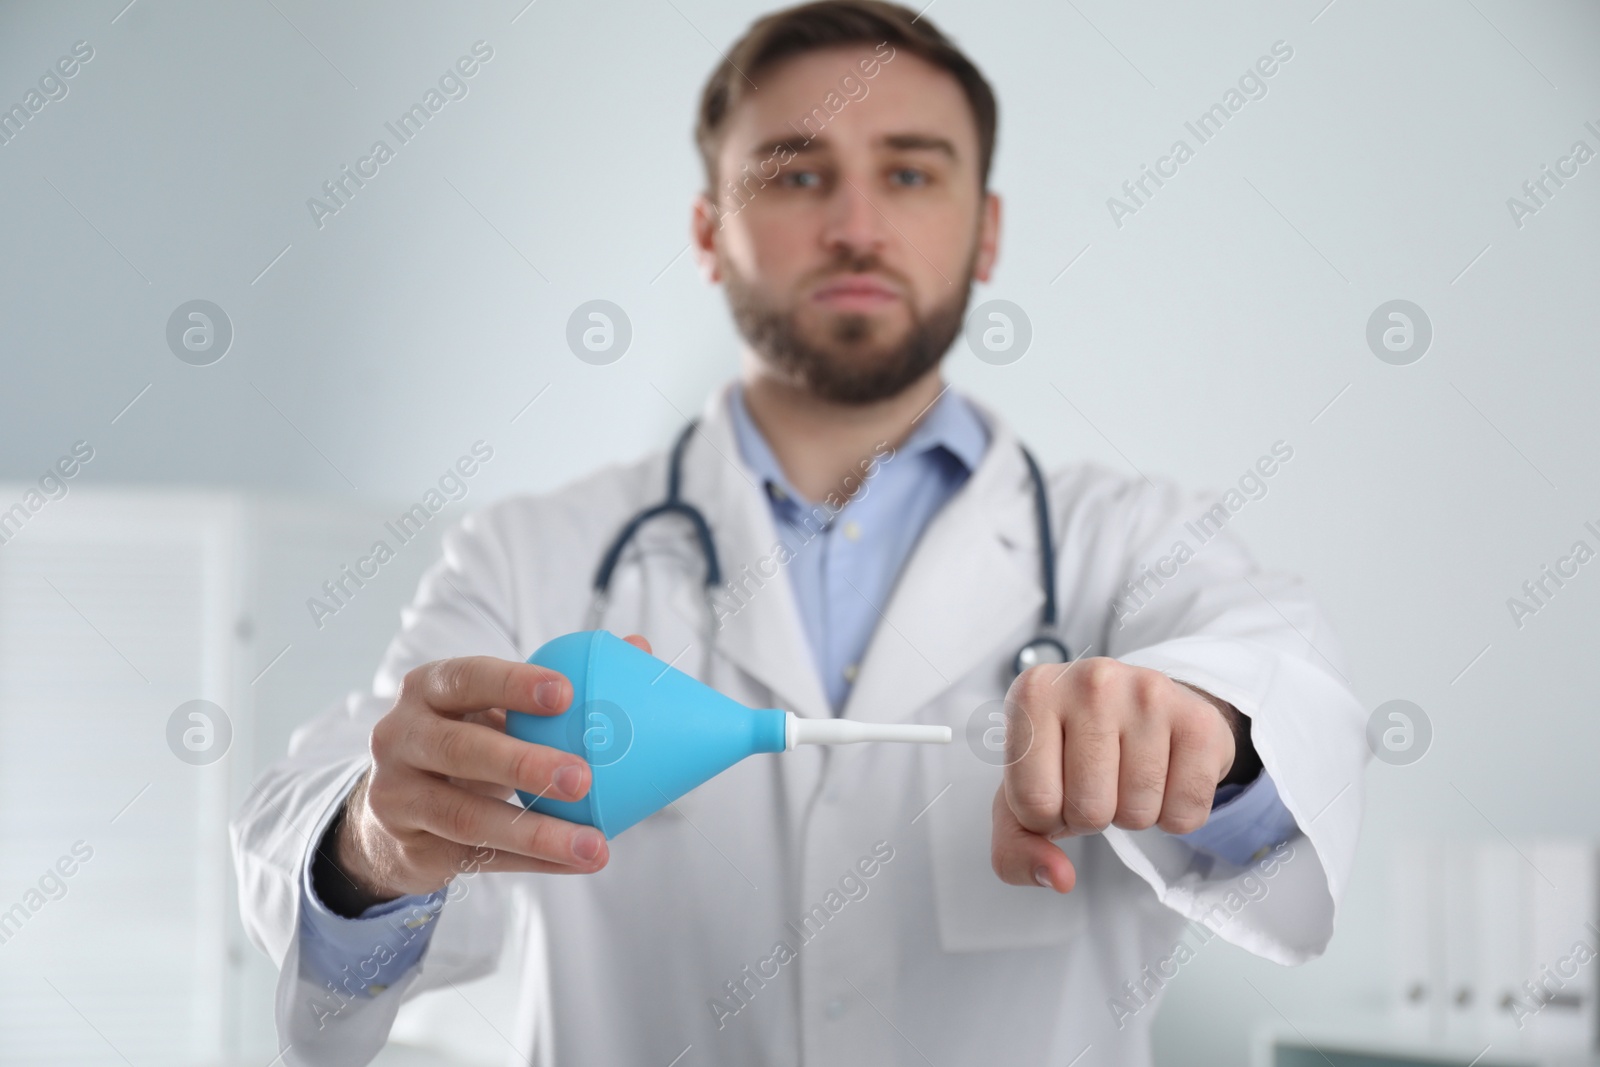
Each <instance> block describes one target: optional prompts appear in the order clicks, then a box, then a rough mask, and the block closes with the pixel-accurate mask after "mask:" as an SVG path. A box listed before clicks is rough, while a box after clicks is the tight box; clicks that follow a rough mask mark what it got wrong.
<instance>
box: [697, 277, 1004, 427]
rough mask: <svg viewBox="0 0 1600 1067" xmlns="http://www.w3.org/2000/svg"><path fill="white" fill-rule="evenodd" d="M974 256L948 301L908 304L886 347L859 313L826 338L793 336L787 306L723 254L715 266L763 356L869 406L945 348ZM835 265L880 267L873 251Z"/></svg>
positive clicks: (826, 392) (839, 399) (956, 329)
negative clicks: (923, 306)
mask: <svg viewBox="0 0 1600 1067" xmlns="http://www.w3.org/2000/svg"><path fill="white" fill-rule="evenodd" d="M976 260H977V253H976V250H974V253H973V255H972V257H971V258H970V259H969V260H968V263H967V270H966V273H965V275H964V277H963V280H962V284H961V285H960V287H959V289H957V291H956V293H955V295H953V296H951V297H950V299H948V300H946V301H944V302H943V303H940V304H936V305H935V306H934V307H933V308H932V309H931V310H930V311H929V312H928V313H927V314H926V315H923V314H919V313H918V311H917V309H916V308H915V307H914V306H913V307H911V309H910V310H911V328H910V329H909V330H907V331H906V334H905V336H904V338H902V339H901V340H900V342H899V344H897V345H895V346H894V347H892V348H890V349H888V350H883V349H881V348H877V347H869V342H870V341H871V340H872V333H873V326H874V323H873V320H872V318H871V317H870V316H867V315H859V314H846V315H839V316H837V317H835V319H834V322H833V329H832V337H831V338H830V340H831V342H833V343H832V344H829V345H824V346H819V345H815V344H812V343H811V342H810V341H809V340H807V339H806V338H805V337H803V336H802V335H801V333H800V330H799V329H798V327H797V325H796V323H795V313H794V312H793V311H792V310H785V309H782V308H779V307H776V306H774V305H773V304H772V303H770V302H769V301H768V300H767V299H766V297H765V296H763V295H762V294H761V293H760V292H759V291H758V290H757V289H756V287H755V286H754V285H752V284H751V283H750V281H749V279H747V278H745V277H744V276H743V275H741V274H740V273H739V272H738V270H737V269H735V268H734V266H733V264H731V263H729V262H727V261H726V260H724V261H723V264H722V268H723V272H724V275H725V277H726V282H727V289H728V306H729V308H730V309H731V310H732V312H733V321H734V323H735V325H737V326H738V329H739V334H740V335H741V336H742V337H743V338H744V339H745V343H746V344H748V345H749V346H750V347H751V349H752V350H754V351H755V353H756V355H757V356H759V357H760V358H761V360H762V361H763V362H765V363H766V364H768V365H769V366H771V367H773V368H774V369H776V370H779V371H781V372H783V374H784V375H785V377H787V378H789V379H790V380H792V381H795V382H798V383H800V384H801V385H803V386H805V388H806V389H807V390H808V391H809V392H811V393H812V394H813V395H814V396H817V397H819V398H821V399H823V400H829V401H832V402H834V403H838V404H871V403H874V402H876V401H879V400H884V399H887V398H888V397H891V396H894V395H896V394H898V393H899V392H901V391H902V390H903V389H905V388H906V387H907V386H909V385H911V383H913V382H915V381H917V380H919V379H920V378H922V376H923V375H924V374H926V373H927V372H928V371H929V370H931V369H932V368H933V367H935V366H937V365H938V363H939V360H940V359H942V358H943V357H944V354H945V352H947V351H949V348H950V344H951V342H953V341H954V340H955V339H956V335H957V334H959V333H960V332H961V325H962V320H963V319H964V318H965V317H966V314H967V299H968V297H969V296H970V295H971V291H972V268H973V266H974V264H975V263H976ZM838 270H839V271H841V272H842V271H845V270H848V271H850V272H853V273H864V272H867V271H872V270H881V266H880V264H879V262H878V259H877V257H876V256H867V257H863V258H857V259H853V260H846V261H843V262H841V263H840V264H839V265H838ZM908 303H909V302H908Z"/></svg>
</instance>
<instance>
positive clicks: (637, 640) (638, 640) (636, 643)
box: [623, 634, 654, 655]
mask: <svg viewBox="0 0 1600 1067" xmlns="http://www.w3.org/2000/svg"><path fill="white" fill-rule="evenodd" d="M623 640H624V641H626V642H628V644H630V645H632V646H633V647H634V648H638V649H643V650H644V651H646V652H650V642H649V641H646V640H645V639H644V635H643V634H629V635H628V636H627V637H624V638H623ZM651 654H652V655H654V653H651Z"/></svg>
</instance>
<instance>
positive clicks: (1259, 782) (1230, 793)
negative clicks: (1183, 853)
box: [1176, 770, 1299, 867]
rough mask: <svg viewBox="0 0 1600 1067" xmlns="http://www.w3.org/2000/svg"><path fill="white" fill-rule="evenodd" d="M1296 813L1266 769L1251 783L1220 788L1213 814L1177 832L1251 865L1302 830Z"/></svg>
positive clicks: (1183, 838) (1201, 846) (1230, 859)
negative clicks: (1187, 830)
mask: <svg viewBox="0 0 1600 1067" xmlns="http://www.w3.org/2000/svg"><path fill="white" fill-rule="evenodd" d="M1298 829H1299V828H1298V827H1297V826H1296V825H1295V821H1294V816H1293V815H1290V814H1289V809H1288V808H1286V807H1284V806H1283V801H1282V800H1281V799H1280V798H1279V797H1278V786H1277V784H1276V783H1274V782H1273V780H1272V776H1271V775H1269V774H1268V773H1267V772H1266V771H1265V770H1263V771H1262V772H1261V773H1260V774H1259V775H1257V776H1256V780H1255V781H1253V782H1251V783H1250V784H1249V785H1225V786H1221V787H1219V788H1218V789H1217V795H1216V799H1215V800H1214V802H1213V804H1212V808H1211V817H1210V818H1209V819H1207V820H1206V824H1205V825H1204V826H1202V827H1200V829H1198V830H1195V831H1193V832H1191V833H1187V834H1178V835H1176V836H1177V838H1178V840H1180V841H1187V842H1188V843H1189V844H1191V845H1193V846H1194V847H1195V848H1198V849H1201V850H1203V851H1205V852H1209V853H1211V854H1212V855H1214V856H1220V857H1222V858H1223V859H1225V860H1227V861H1228V862H1229V863H1232V864H1233V865H1234V866H1236V867H1247V866H1249V865H1250V864H1251V863H1252V862H1254V861H1255V859H1256V858H1257V857H1258V856H1260V854H1261V853H1262V852H1264V851H1266V850H1268V849H1271V848H1272V847H1273V846H1275V845H1278V844H1281V843H1282V842H1284V841H1287V840H1289V838H1291V837H1293V836H1294V835H1295V833H1296V832H1297V831H1298Z"/></svg>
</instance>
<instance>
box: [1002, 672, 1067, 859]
mask: <svg viewBox="0 0 1600 1067" xmlns="http://www.w3.org/2000/svg"><path fill="white" fill-rule="evenodd" d="M1062 695H1063V694H1062V693H1060V692H1059V691H1052V690H1051V689H1050V687H1049V686H1048V684H1047V683H1045V682H1044V680H1043V679H1042V675H1041V673H1040V672H1038V671H1026V672H1024V673H1023V674H1021V675H1019V676H1018V677H1017V680H1016V681H1015V682H1013V683H1012V684H1011V689H1010V691H1009V692H1008V693H1007V694H1006V700H1005V728H1006V745H1005V755H1006V768H1005V780H1004V789H1005V795H1006V802H1007V804H1009V805H1010V808H1011V811H1012V813H1013V814H1014V815H1015V816H1016V818H1017V821H1018V822H1019V823H1020V824H1021V825H1023V826H1024V827H1026V828H1027V829H1029V830H1032V831H1033V832H1034V833H1037V834H1044V835H1053V834H1058V833H1060V832H1061V831H1062V830H1064V829H1065V828H1066V827H1065V824H1063V823H1062V821H1061V797H1062V792H1061V788H1062V782H1061V725H1060V720H1059V711H1058V704H1059V701H1060V700H1061V697H1062Z"/></svg>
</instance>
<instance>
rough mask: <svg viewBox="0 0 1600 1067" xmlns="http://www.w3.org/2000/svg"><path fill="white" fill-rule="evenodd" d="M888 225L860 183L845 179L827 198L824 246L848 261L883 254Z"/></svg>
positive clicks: (823, 232) (823, 235)
mask: <svg viewBox="0 0 1600 1067" xmlns="http://www.w3.org/2000/svg"><path fill="white" fill-rule="evenodd" d="M887 232H888V225H887V222H886V221H885V219H884V217H883V213H882V212H881V211H879V210H878V208H877V206H876V205H875V204H873V202H872V201H871V200H870V199H869V198H868V196H867V194H866V192H865V191H864V190H863V189H862V188H861V186H860V184H859V183H858V182H856V181H855V180H853V179H849V178H845V179H842V180H841V181H840V182H839V183H838V185H837V186H835V188H834V191H833V195H832V196H830V197H829V198H828V204H827V215H826V222H825V223H824V225H823V231H822V243H823V247H824V248H825V250H826V251H828V252H830V253H832V254H834V255H837V256H841V257H847V258H849V259H862V258H866V257H869V256H876V255H877V254H879V253H881V252H882V251H883V247H884V242H885V241H886V240H887Z"/></svg>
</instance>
